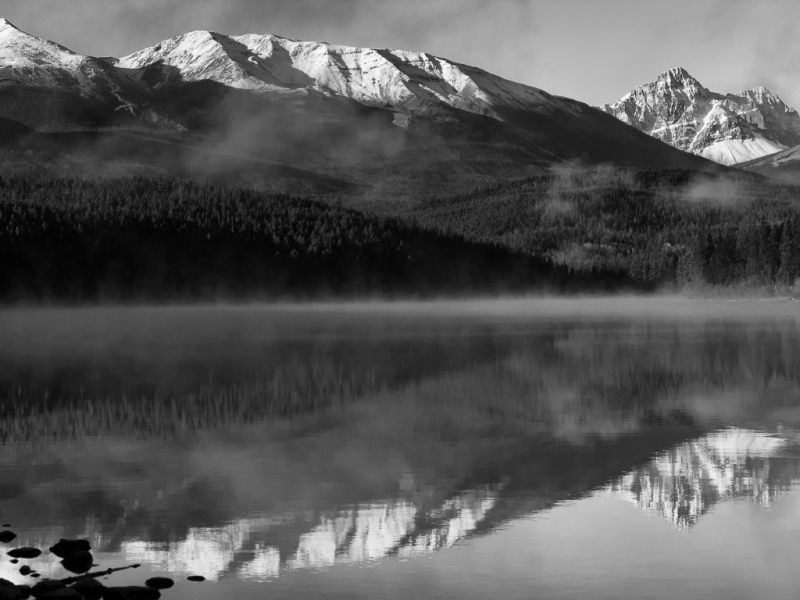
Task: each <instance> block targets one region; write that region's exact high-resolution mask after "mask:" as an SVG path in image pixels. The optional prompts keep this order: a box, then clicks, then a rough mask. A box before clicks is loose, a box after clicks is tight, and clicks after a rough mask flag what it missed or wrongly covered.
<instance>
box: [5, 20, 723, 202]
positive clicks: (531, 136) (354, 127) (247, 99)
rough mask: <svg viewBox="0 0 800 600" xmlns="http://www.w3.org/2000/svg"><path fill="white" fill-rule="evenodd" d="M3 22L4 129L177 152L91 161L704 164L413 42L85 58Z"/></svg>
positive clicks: (218, 44) (412, 167)
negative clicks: (83, 134)
mask: <svg viewBox="0 0 800 600" xmlns="http://www.w3.org/2000/svg"><path fill="white" fill-rule="evenodd" d="M3 23H4V27H3V33H0V35H5V36H6V37H7V38H9V40H11V41H10V42H9V43H5V44H4V45H3V49H2V51H0V52H2V54H0V100H1V101H0V119H4V121H2V123H5V124H7V125H8V127H6V129H7V130H9V131H18V130H19V129H20V128H19V127H17V126H16V125H14V123H17V124H19V125H21V126H24V127H27V128H30V129H33V130H35V131H36V132H37V133H40V132H58V133H62V132H74V131H76V130H77V131H87V130H88V131H97V132H99V133H100V135H101V137H103V136H105V137H107V132H111V133H113V134H114V135H117V137H119V136H118V133H119V132H120V131H123V130H125V129H128V130H131V129H133V130H134V131H138V130H141V129H142V128H144V129H146V130H147V132H148V136H150V137H153V136H156V137H158V136H160V138H161V141H160V142H159V143H162V142H163V143H167V144H172V145H173V147H174V151H175V154H176V156H178V157H179V158H178V159H174V160H173V159H172V158H170V159H169V160H168V161H166V162H165V161H162V160H160V159H159V160H154V159H152V158H148V156H152V155H154V154H158V155H159V156H162V155H163V154H164V153H163V151H162V150H161V149H160V148H158V149H153V148H151V147H150V146H152V144H151V143H150V142H147V144H150V146H147V147H146V148H143V150H142V151H139V152H133V153H131V152H129V151H128V149H127V144H128V142H129V141H130V139H131V138H130V136H129V137H128V138H125V139H117V140H115V141H114V142H113V143H112V144H105V147H102V148H101V146H103V144H94V143H92V144H90V145H89V149H88V150H87V145H86V144H82V145H80V148H81V151H84V152H86V151H89V152H94V153H95V156H96V157H97V160H100V161H104V160H114V159H115V157H118V158H119V159H121V160H125V161H129V160H130V157H131V154H133V155H135V156H136V160H144V161H145V165H146V166H147V168H149V169H151V168H163V169H166V170H167V171H168V172H170V173H177V174H181V175H184V173H185V172H187V171H188V172H190V173H194V172H197V176H198V177H202V178H208V177H209V176H212V175H213V176H214V177H217V175H218V173H219V172H220V171H222V173H221V174H220V175H219V177H222V178H233V180H234V181H236V182H241V181H247V182H248V185H252V182H253V181H255V182H256V184H257V185H268V186H269V187H270V189H281V190H285V191H288V192H291V193H296V192H297V190H298V189H299V188H298V187H297V186H296V185H295V184H294V183H286V185H283V184H274V182H275V181H276V179H275V177H273V176H272V175H270V176H266V175H264V174H262V173H260V172H259V171H258V170H257V169H255V166H254V164H253V161H252V160H251V161H250V162H247V161H238V162H237V161H235V160H226V161H225V163H226V164H225V165H224V167H220V165H218V164H214V163H213V161H211V162H209V156H212V155H209V156H206V154H208V150H209V149H212V150H214V151H215V152H216V153H215V154H213V156H218V155H219V154H224V155H225V156H226V157H235V156H246V157H248V158H250V159H256V163H258V162H259V161H260V162H261V163H263V162H265V161H266V162H269V163H270V164H288V165H291V166H292V167H297V168H299V169H301V170H305V171H308V172H314V173H317V174H319V175H320V177H322V178H325V179H328V180H330V178H331V177H333V178H335V179H336V180H340V181H342V182H344V184H343V185H344V188H347V189H348V190H352V189H360V190H367V191H366V192H364V193H373V194H380V195H384V194H392V195H395V196H401V197H403V198H407V197H409V196H410V194H412V193H414V194H417V193H420V192H422V193H428V194H436V193H450V192H452V191H453V190H456V191H461V190H465V189H474V188H475V187H478V186H480V185H484V184H486V183H487V182H491V181H502V180H506V179H508V178H512V177H514V178H520V177H529V176H532V175H535V174H538V173H541V172H543V171H544V170H546V169H547V168H549V165H552V164H557V163H561V162H564V161H575V162H577V163H580V164H599V163H611V164H615V165H618V166H625V167H670V168H688V169H699V170H704V171H714V170H717V168H718V167H717V166H716V165H714V164H713V163H711V162H708V161H706V160H704V159H702V158H700V157H695V156H692V155H690V154H686V153H684V152H680V151H678V150H675V149H674V148H671V147H670V146H669V145H665V144H663V143H661V142H660V141H657V140H653V139H652V138H651V137H650V136H647V135H645V134H644V133H642V132H639V131H636V129H635V128H631V127H628V126H625V125H624V124H622V123H619V121H618V120H616V119H614V118H613V117H612V116H610V115H607V114H605V113H603V112H602V111H600V110H598V109H596V108H594V107H591V106H589V105H587V104H585V103H583V102H580V101H577V100H572V99H570V98H566V97H561V96H556V95H553V94H550V93H548V92H546V91H544V90H541V89H539V88H536V87H532V86H529V85H525V84H522V83H517V82H513V81H510V80H507V79H504V78H502V77H499V76H497V75H493V74H491V73H489V72H487V71H485V70H483V69H480V68H477V67H471V66H469V65H464V64H461V63H457V62H455V61H451V60H449V59H446V58H442V57H438V56H434V55H432V54H429V53H425V52H409V51H404V50H390V49H374V48H357V47H353V46H343V45H335V44H329V43H326V42H304V41H297V40H292V39H290V38H284V37H280V36H277V35H274V34H264V35H261V34H246V35H240V36H228V35H225V34H222V33H217V32H211V31H204V30H198V31H193V32H188V33H185V34H182V35H179V36H175V37H173V38H170V39H168V40H163V41H161V42H159V43H157V44H154V45H152V46H150V47H148V48H145V49H142V50H140V51H138V52H134V53H132V54H129V55H127V56H124V57H121V58H110V57H104V58H96V57H90V56H87V55H82V54H78V53H75V52H72V51H71V50H69V49H67V48H64V47H63V46H59V45H58V44H55V43H53V42H49V41H47V40H43V39H41V38H37V37H35V36H31V35H28V34H25V33H23V32H22V31H21V30H19V29H17V28H16V27H14V26H12V25H10V23H8V22H7V21H3ZM151 134H152V135H151ZM11 137H12V136H6V140H4V143H8V142H7V140H8V139H11ZM16 137H17V138H21V137H25V139H26V140H28V141H30V140H32V139H33V140H34V141H35V140H36V136H30V135H27V136H22V134H18V135H16ZM141 138H142V136H139V139H140V141H141ZM101 141H102V140H101ZM141 143H143V144H144V143H145V142H141ZM36 144H38V146H37V145H36ZM147 144H145V145H147ZM109 145H110V146H112V147H113V148H114V151H113V152H110V151H108V146H109ZM38 148H45V149H51V148H57V149H58V148H60V149H62V150H63V151H65V152H72V151H73V149H72V147H69V146H68V145H65V142H64V138H63V136H62V137H58V138H53V137H52V136H51V137H50V138H48V139H46V140H39V141H38V142H36V143H35V144H33V149H38ZM95 148H97V149H95ZM28 149H30V147H29V148H28ZM155 150H158V152H155ZM198 152H202V153H204V155H203V156H202V157H200V158H198V157H197V156H195V155H196V154H197V153H198ZM175 164H177V167H176V168H175V169H173V167H172V166H171V165H175ZM198 164H202V166H200V167H199V166H198ZM186 165H188V167H186ZM184 167H185V168H184ZM209 167H210V168H209ZM254 169H255V170H254ZM272 172H273V173H274V169H273V170H272ZM293 181H294V180H293ZM423 182H424V186H422V187H421V183H423ZM454 186H455V187H454ZM344 188H342V189H344ZM307 189H308V188H307V186H302V192H303V193H306V191H307ZM315 189H316V188H315ZM326 189H328V188H326ZM370 190H372V191H370ZM412 190H413V191H412ZM321 193H325V194H327V193H328V192H321ZM348 193H349V192H348ZM359 193H361V192H359Z"/></svg>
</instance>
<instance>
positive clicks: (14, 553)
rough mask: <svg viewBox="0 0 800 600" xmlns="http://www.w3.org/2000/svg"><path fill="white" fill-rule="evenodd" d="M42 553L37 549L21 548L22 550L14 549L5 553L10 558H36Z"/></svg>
mask: <svg viewBox="0 0 800 600" xmlns="http://www.w3.org/2000/svg"><path fill="white" fill-rule="evenodd" d="M41 553H42V551H41V550H39V549H38V548H30V547H28V546H23V547H22V548H14V549H13V550H9V551H8V552H6V554H8V555H9V556H10V557H12V558H36V557H37V556H39V555H40V554H41Z"/></svg>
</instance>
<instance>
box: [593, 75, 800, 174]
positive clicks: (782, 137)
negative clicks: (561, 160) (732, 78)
mask: <svg viewBox="0 0 800 600" xmlns="http://www.w3.org/2000/svg"><path fill="white" fill-rule="evenodd" d="M601 108H602V110H604V111H605V112H607V113H609V114H611V115H614V116H615V117H616V118H618V119H619V120H621V121H622V122H624V123H627V124H628V125H632V126H633V127H635V128H637V129H639V130H640V131H643V132H645V133H647V134H649V135H651V136H653V137H655V138H657V139H659V140H662V141H664V142H666V143H668V144H671V145H672V146H675V147H676V148H680V149H681V150H685V151H687V152H691V153H693V154H698V155H700V156H704V157H706V158H709V159H711V160H714V161H715V162H719V163H722V164H725V165H732V164H738V163H741V162H745V161H749V160H752V159H755V158H759V157H761V156H766V155H768V154H773V153H775V152H780V151H781V150H784V149H785V148H787V147H788V146H793V145H796V144H800V115H798V113H797V111H795V110H793V109H791V108H789V107H788V106H787V105H786V104H785V103H784V102H783V101H782V100H781V99H780V98H778V97H777V96H775V95H774V94H772V93H771V92H769V90H767V89H766V88H763V87H760V88H755V89H752V90H746V91H743V92H739V93H738V94H726V95H723V94H718V93H715V92H712V91H710V90H709V89H708V88H706V87H704V86H703V85H702V84H700V82H699V81H697V80H696V79H695V78H694V77H692V76H691V75H689V73H688V72H686V70H685V69H681V68H675V69H670V70H669V71H666V72H665V73H662V74H661V75H660V76H659V77H658V79H656V81H654V82H652V83H648V84H645V85H643V86H640V87H638V88H636V89H634V90H632V91H631V92H630V93H628V94H626V95H625V96H623V97H622V98H621V99H619V100H618V101H616V102H613V103H611V104H605V105H603V106H602V107H601Z"/></svg>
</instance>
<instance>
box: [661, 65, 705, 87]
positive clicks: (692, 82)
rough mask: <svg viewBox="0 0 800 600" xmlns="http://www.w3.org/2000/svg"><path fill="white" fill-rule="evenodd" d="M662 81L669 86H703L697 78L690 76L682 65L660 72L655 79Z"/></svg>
mask: <svg viewBox="0 0 800 600" xmlns="http://www.w3.org/2000/svg"><path fill="white" fill-rule="evenodd" d="M659 81H663V82H665V83H667V84H668V85H670V87H688V86H694V87H698V88H703V86H702V85H701V84H700V82H699V81H697V79H695V78H694V77H692V76H691V75H690V74H689V71H687V70H686V69H684V68H683V67H673V68H672V69H669V70H667V71H664V72H663V73H661V75H659V76H658V79H656V82H659Z"/></svg>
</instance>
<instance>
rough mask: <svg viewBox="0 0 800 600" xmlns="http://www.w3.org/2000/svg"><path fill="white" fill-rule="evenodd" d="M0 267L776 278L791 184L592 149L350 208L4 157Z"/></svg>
mask: <svg viewBox="0 0 800 600" xmlns="http://www.w3.org/2000/svg"><path fill="white" fill-rule="evenodd" d="M361 206H362V207H363V203H361ZM0 269H1V270H2V274H3V277H2V279H1V280H0V299H1V300H2V301H3V302H4V303H14V302H22V301H35V302H36V301H38V302H47V301H59V302H99V301H113V302H129V301H171V300H211V299H221V300H257V299H269V300H279V299H318V298H343V297H345V298H346V297H349V298H354V297H376V298H377V297H380V298H398V297H430V296H434V295H455V294H498V293H530V292H533V293H537V292H542V293H582V292H611V291H629V292H630V291H637V292H650V291H657V290H658V291H670V292H674V291H678V292H680V291H689V292H691V293H697V292H700V293H706V292H709V291H712V292H714V293H723V294H725V293H741V292H748V293H758V294H770V295H774V294H781V295H792V294H795V292H797V287H798V280H799V279H800V194H798V190H797V188H795V187H793V186H788V185H784V184H778V183H770V182H768V181H767V180H763V179H760V178H753V177H752V176H746V177H745V176H741V177H737V176H735V175H708V174H699V173H697V172H693V171H688V170H677V169H675V170H668V169H650V170H648V169H627V170H626V169H612V168H602V167H600V168H597V167H595V168H582V169H578V168H570V169H564V170H562V171H555V170H554V171H552V172H550V173H548V174H547V175H543V176H540V177H534V178H529V179H525V180H522V181H513V182H507V183H502V184H492V185H489V186H487V187H484V188H482V189H479V190H476V191H474V192H471V193H469V194H461V195H458V196H451V197H440V198H435V199H423V200H420V201H415V200H414V199H413V198H412V199H409V200H408V201H406V202H393V203H388V202H383V203H382V202H381V201H375V202H373V203H372V204H371V205H370V204H368V205H367V210H355V209H353V208H350V207H348V205H347V203H346V201H342V200H341V199H337V200H335V201H334V200H330V199H325V198H321V199H307V198H300V197H293V196H288V195H282V194H274V193H267V192H262V191H257V190H254V189H247V188H242V187H233V186H222V185H213V184H210V183H201V182H197V181H191V180H186V179H182V178H177V177H173V176H165V175H158V174H146V175H140V176H134V177H111V178H90V177H86V176H79V177H78V176H76V177H69V176H65V175H63V174H60V175H56V174H53V173H49V172H47V171H46V170H43V171H42V172H41V173H39V174H37V175H32V174H31V172H30V171H28V172H25V173H15V172H13V171H12V172H10V173H6V174H4V175H2V176H1V177H0Z"/></svg>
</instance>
